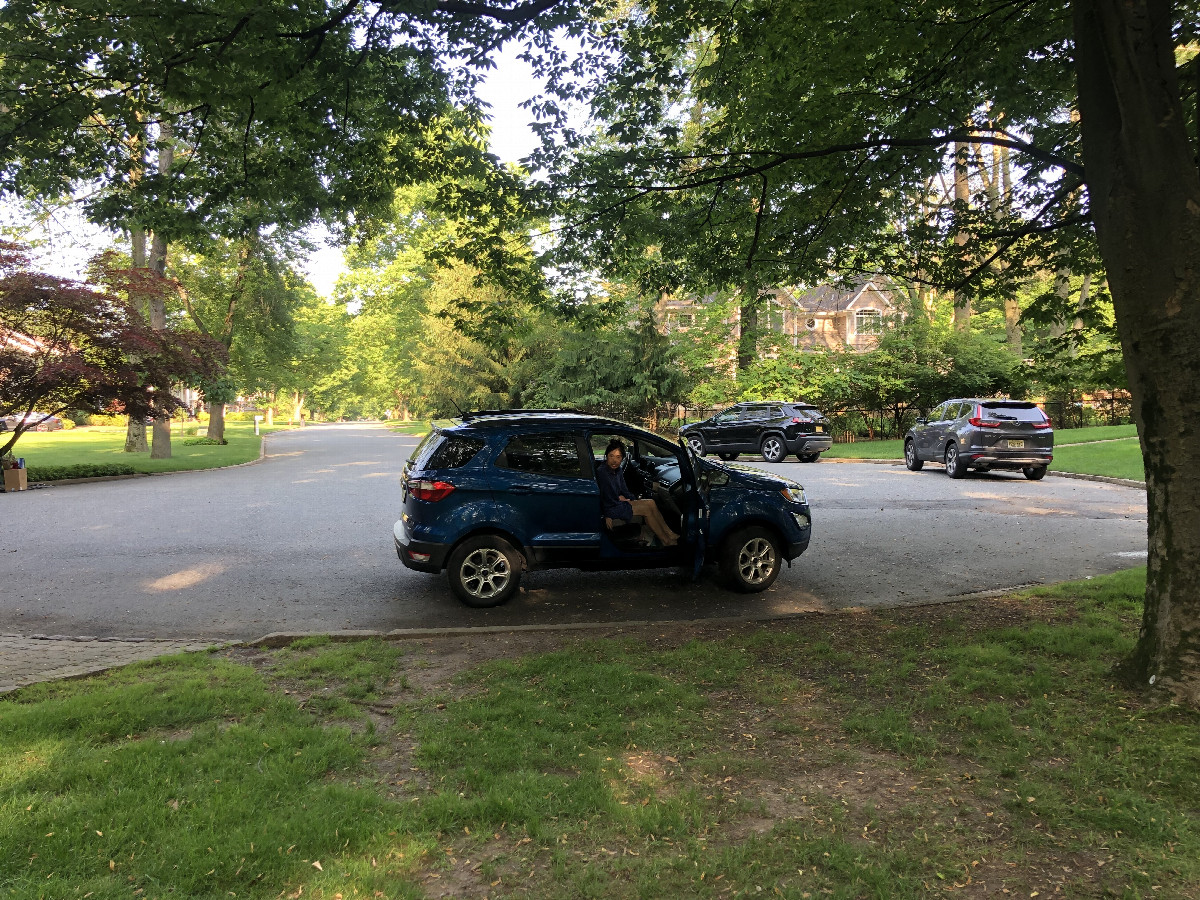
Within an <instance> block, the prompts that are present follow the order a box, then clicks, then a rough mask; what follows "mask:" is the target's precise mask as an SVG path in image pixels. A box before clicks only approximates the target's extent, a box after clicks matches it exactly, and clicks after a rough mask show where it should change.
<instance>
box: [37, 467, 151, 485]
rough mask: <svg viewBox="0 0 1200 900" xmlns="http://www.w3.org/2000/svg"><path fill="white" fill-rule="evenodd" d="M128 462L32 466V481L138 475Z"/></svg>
mask: <svg viewBox="0 0 1200 900" xmlns="http://www.w3.org/2000/svg"><path fill="white" fill-rule="evenodd" d="M136 474H137V470H136V469H134V467H133V466H131V465H129V464H128V463H79V464H77V465H73V466H30V467H29V471H28V472H27V473H26V475H27V477H28V478H29V480H30V481H64V480H65V479H68V478H100V477H103V476H106V475H136Z"/></svg>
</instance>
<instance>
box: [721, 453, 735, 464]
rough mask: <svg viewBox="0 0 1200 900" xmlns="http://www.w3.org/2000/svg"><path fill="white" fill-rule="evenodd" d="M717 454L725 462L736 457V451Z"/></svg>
mask: <svg viewBox="0 0 1200 900" xmlns="http://www.w3.org/2000/svg"><path fill="white" fill-rule="evenodd" d="M717 456H719V457H721V459H723V460H725V462H733V461H734V460H735V459H737V458H738V455H737V454H736V453H718V454H717Z"/></svg>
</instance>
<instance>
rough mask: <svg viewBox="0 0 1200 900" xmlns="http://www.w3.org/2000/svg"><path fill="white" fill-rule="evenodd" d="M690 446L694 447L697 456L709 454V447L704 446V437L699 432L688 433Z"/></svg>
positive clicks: (693, 450)
mask: <svg viewBox="0 0 1200 900" xmlns="http://www.w3.org/2000/svg"><path fill="white" fill-rule="evenodd" d="M687 442H688V446H689V447H691V448H692V452H693V453H695V454H696V455H697V456H705V455H707V454H708V448H707V447H706V446H704V438H702V437H700V435H698V434H689V435H688V439H687Z"/></svg>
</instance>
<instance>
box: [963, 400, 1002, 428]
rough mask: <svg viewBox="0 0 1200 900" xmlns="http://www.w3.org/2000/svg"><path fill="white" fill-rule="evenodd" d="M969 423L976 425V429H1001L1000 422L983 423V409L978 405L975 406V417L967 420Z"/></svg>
mask: <svg viewBox="0 0 1200 900" xmlns="http://www.w3.org/2000/svg"><path fill="white" fill-rule="evenodd" d="M967 421H968V422H970V423H971V424H972V425H974V426H975V427H976V428H999V427H1000V423H999V422H985V421H983V407H981V406H979V405H978V404H976V405H975V415H973V416H971V418H969V419H967Z"/></svg>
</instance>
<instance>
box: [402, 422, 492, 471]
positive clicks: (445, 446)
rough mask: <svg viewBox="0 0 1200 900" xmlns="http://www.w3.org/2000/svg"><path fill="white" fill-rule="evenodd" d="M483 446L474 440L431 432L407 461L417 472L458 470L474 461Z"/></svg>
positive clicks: (481, 442)
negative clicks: (425, 470) (423, 470)
mask: <svg viewBox="0 0 1200 900" xmlns="http://www.w3.org/2000/svg"><path fill="white" fill-rule="evenodd" d="M483 445H484V442H483V441H481V440H478V439H476V438H467V437H463V436H461V435H457V434H445V433H443V432H440V431H431V432H429V434H427V435H425V439H424V440H423V441H421V443H419V444H417V449H416V450H414V451H413V452H412V456H410V457H409V458H408V461H409V464H410V465H411V466H412V467H413V468H414V469H417V470H420V469H458V468H460V467H462V466H465V465H466V464H467V463H469V462H470V461H471V460H472V459H474V458H475V454H476V453H478V452H479V451H480V450H482V449H483Z"/></svg>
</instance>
